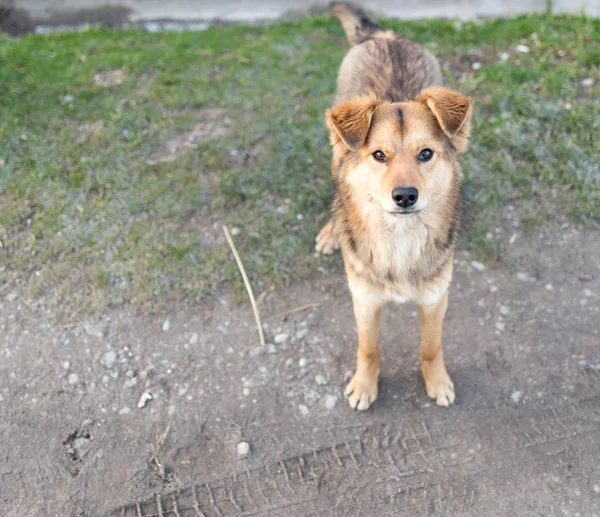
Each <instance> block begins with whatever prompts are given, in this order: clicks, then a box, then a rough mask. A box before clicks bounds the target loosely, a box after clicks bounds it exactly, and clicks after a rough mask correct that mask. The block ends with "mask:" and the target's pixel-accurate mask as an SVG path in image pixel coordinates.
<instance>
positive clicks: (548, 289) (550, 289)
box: [545, 284, 554, 291]
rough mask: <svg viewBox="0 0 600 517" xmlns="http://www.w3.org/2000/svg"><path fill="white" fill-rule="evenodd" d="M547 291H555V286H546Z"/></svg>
mask: <svg viewBox="0 0 600 517" xmlns="http://www.w3.org/2000/svg"><path fill="white" fill-rule="evenodd" d="M545 289H546V291H554V286H553V285H552V284H546V287H545Z"/></svg>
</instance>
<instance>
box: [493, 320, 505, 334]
mask: <svg viewBox="0 0 600 517" xmlns="http://www.w3.org/2000/svg"><path fill="white" fill-rule="evenodd" d="M495 326H496V330H499V331H500V332H502V331H504V329H506V325H505V324H504V323H503V322H502V321H497V322H496V324H495Z"/></svg>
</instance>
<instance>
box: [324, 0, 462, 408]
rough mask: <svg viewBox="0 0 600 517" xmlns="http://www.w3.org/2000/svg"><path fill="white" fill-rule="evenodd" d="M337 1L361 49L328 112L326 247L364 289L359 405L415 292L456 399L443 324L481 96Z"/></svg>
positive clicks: (428, 367)
mask: <svg viewBox="0 0 600 517" xmlns="http://www.w3.org/2000/svg"><path fill="white" fill-rule="evenodd" d="M330 9H331V12H332V14H333V15H334V16H335V17H336V18H337V19H338V20H339V21H340V22H341V24H342V27H343V29H344V31H345V33H346V36H347V38H348V41H349V43H350V45H351V47H350V50H349V51H348V53H347V54H346V56H345V57H344V60H343V62H342V64H341V67H340V70H339V73H338V78H337V90H336V98H335V105H334V106H333V107H331V108H330V109H328V110H327V112H326V115H325V121H326V125H327V128H328V130H329V133H330V141H331V146H332V149H333V153H332V161H331V170H332V174H333V179H334V183H335V196H334V200H333V203H332V210H331V213H332V215H331V219H330V221H329V222H328V223H327V224H326V225H325V227H324V228H323V229H322V230H321V232H320V233H319V234H318V236H317V239H316V250H317V252H321V253H325V254H330V253H332V252H333V251H334V250H335V249H337V248H340V249H341V252H342V257H343V261H344V268H345V270H346V274H347V278H348V285H349V287H350V291H351V294H352V300H353V305H354V315H355V318H356V325H357V328H358V354H357V362H356V371H355V373H354V376H353V377H352V379H351V380H350V383H349V384H348V385H347V387H346V389H345V392H344V394H345V396H346V397H347V398H348V401H349V403H350V406H351V407H352V408H353V409H358V410H365V409H367V408H369V407H370V405H371V404H372V403H373V402H374V401H375V400H376V399H377V390H378V379H379V346H378V327H379V315H380V311H381V309H382V307H383V306H385V305H386V304H388V303H389V302H406V301H413V302H416V303H417V304H418V305H419V310H420V318H421V371H422V373H423V377H424V380H425V387H426V390H427V394H428V395H429V397H431V398H433V399H435V401H436V403H437V404H438V405H440V406H449V405H451V404H452V403H453V402H454V400H455V394H454V384H453V383H452V380H451V379H450V376H449V375H448V373H447V371H446V367H445V365H444V358H443V353H442V323H443V320H444V316H445V313H446V309H447V307H448V288H449V285H450V282H451V280H452V265H453V254H454V249H455V247H456V241H457V237H458V233H459V229H460V224H461V207H462V195H463V194H462V184H463V175H462V172H461V168H460V165H459V163H458V161H457V155H458V154H460V153H463V152H465V151H466V150H467V146H468V143H469V142H468V139H469V135H470V127H471V126H470V123H471V115H472V112H473V102H472V100H471V99H470V98H469V97H466V96H464V95H461V94H460V93H458V92H456V91H453V90H451V89H448V88H445V87H443V86H442V74H441V71H440V67H439V64H438V62H437V60H436V59H435V58H434V57H433V55H432V54H431V53H430V52H429V51H427V50H426V49H425V48H423V47H422V46H420V45H418V44H416V43H414V42H412V41H410V40H408V39H406V38H404V37H403V36H401V35H399V34H396V33H394V32H392V31H390V30H383V29H382V28H381V27H380V26H379V25H378V24H377V23H376V22H375V21H373V20H372V19H370V18H369V17H368V16H367V15H366V14H365V13H364V12H363V11H362V10H361V9H359V8H357V7H355V6H353V5H351V4H347V3H342V2H334V3H332V4H331V6H330Z"/></svg>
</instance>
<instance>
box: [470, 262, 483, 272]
mask: <svg viewBox="0 0 600 517" xmlns="http://www.w3.org/2000/svg"><path fill="white" fill-rule="evenodd" d="M471 267H472V268H473V269H474V270H475V271H485V266H484V265H483V264H482V263H481V262H478V261H477V260H472V261H471Z"/></svg>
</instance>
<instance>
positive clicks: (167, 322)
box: [162, 318, 171, 332]
mask: <svg viewBox="0 0 600 517" xmlns="http://www.w3.org/2000/svg"><path fill="white" fill-rule="evenodd" d="M162 330H163V332H169V330H171V321H170V320H169V319H168V318H167V319H166V320H165V322H164V323H163V326H162Z"/></svg>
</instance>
